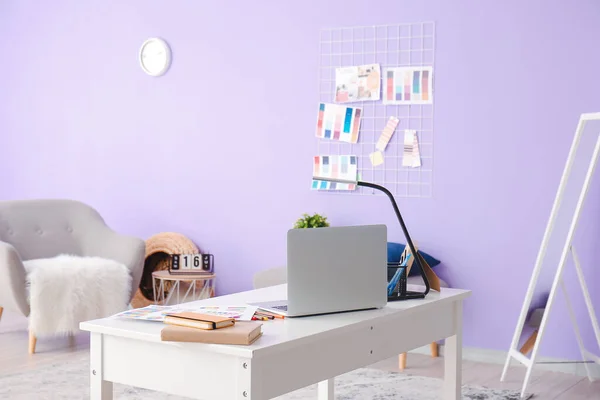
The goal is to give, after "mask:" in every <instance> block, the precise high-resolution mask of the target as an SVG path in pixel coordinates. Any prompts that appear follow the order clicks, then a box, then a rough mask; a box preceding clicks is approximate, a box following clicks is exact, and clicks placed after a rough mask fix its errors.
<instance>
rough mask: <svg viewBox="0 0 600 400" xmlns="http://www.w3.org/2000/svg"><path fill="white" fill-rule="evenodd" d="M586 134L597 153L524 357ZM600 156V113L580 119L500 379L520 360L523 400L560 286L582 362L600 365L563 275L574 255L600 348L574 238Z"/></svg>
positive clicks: (588, 170)
mask: <svg viewBox="0 0 600 400" xmlns="http://www.w3.org/2000/svg"><path fill="white" fill-rule="evenodd" d="M586 127H587V129H586ZM594 130H595V132H594ZM584 132H585V134H586V135H588V134H593V135H596V136H597V138H596V141H595V146H594V147H593V153H592V155H591V157H589V163H588V165H587V168H586V172H585V177H584V179H583V184H582V185H581V187H580V188H579V187H578V189H579V196H578V198H577V203H576V205H575V209H574V211H573V213H572V216H571V218H570V221H571V222H570V224H569V228H568V231H567V234H566V239H565V241H564V243H561V245H563V247H562V252H561V255H560V260H559V261H558V268H557V270H556V274H555V276H554V280H553V282H552V287H551V289H550V294H549V297H548V302H547V303H546V307H545V310H544V315H543V317H542V321H541V324H540V327H539V329H538V335H537V338H536V340H535V344H534V346H533V350H532V353H531V358H528V357H527V356H526V355H524V354H522V353H521V352H520V351H519V349H518V347H517V346H518V345H519V339H520V337H521V333H522V330H523V327H524V325H525V320H526V318H527V313H528V312H529V309H530V307H531V302H532V299H533V295H534V291H535V289H536V286H537V282H538V278H539V276H540V273H541V270H542V266H543V261H544V257H545V256H546V251H547V249H548V243H549V241H550V237H551V235H552V233H553V231H554V228H555V222H556V220H557V218H558V213H559V212H560V211H561V210H560V208H561V205H562V204H563V198H564V195H565V192H566V189H567V185H568V181H569V178H571V172H572V168H573V164H574V162H575V161H576V160H577V157H578V156H579V151H580V147H581V146H580V145H581V139H582V136H583V135H584ZM591 132H593V133H591ZM599 154H600V113H590V114H582V115H581V117H580V119H579V123H578V125H577V130H576V132H575V137H574V138H573V143H572V145H571V149H570V151H569V156H568V158H567V163H566V166H565V169H564V171H563V175H562V177H561V180H560V184H559V187H558V192H557V194H556V198H555V199H554V204H553V205H552V211H551V213H550V218H549V220H548V224H547V226H546V231H545V232H544V237H543V239H542V244H541V246H540V249H539V252H538V255H537V259H536V263H535V267H534V269H533V274H532V276H531V280H530V282H529V287H528V289H527V294H526V296H525V301H524V303H523V306H522V308H521V314H520V315H519V320H518V322H517V327H516V329H515V333H514V336H513V339H512V343H511V345H510V349H509V351H508V355H507V357H506V362H505V364H504V369H503V371H502V377H501V378H500V380H501V381H504V380H505V378H506V374H507V372H508V368H509V366H510V362H511V360H516V361H518V362H520V363H521V364H523V365H525V366H526V367H527V372H526V373H525V379H524V381H523V387H522V390H521V397H522V398H523V397H524V395H525V392H526V389H527V385H528V384H529V380H530V379H531V372H532V370H533V367H534V366H535V363H536V360H537V357H538V352H539V348H540V343H541V341H542V338H543V336H544V331H545V329H546V325H547V324H548V317H549V315H550V312H551V309H552V305H553V304H554V301H555V299H556V294H557V292H558V287H559V285H560V287H561V289H562V291H563V293H564V295H565V300H566V304H567V309H568V312H569V315H570V319H571V322H572V324H573V329H574V330H575V336H576V338H577V342H578V345H579V350H580V352H581V357H582V359H583V360H584V361H593V362H595V363H598V364H600V357H599V356H597V355H595V354H592V353H591V352H589V351H588V350H587V349H586V348H585V347H584V343H583V340H582V338H581V333H580V331H579V326H578V324H577V320H576V318H575V313H574V311H573V307H572V303H571V300H570V298H569V295H568V293H567V289H566V287H565V285H564V283H563V281H562V275H563V272H564V269H565V265H566V261H567V258H568V256H569V255H571V256H572V257H573V263H574V265H575V271H576V272H577V277H578V280H579V284H580V285H581V291H582V294H583V297H584V299H585V304H586V306H587V309H588V313H589V316H590V318H591V320H592V326H593V329H594V333H595V336H596V341H597V342H598V346H599V347H600V327H599V325H598V319H597V317H596V313H595V311H594V306H593V304H592V300H591V297H590V294H589V290H588V288H587V285H586V283H585V277H584V275H583V270H582V268H581V264H580V261H579V258H578V256H577V252H576V251H575V247H574V245H573V236H574V234H575V231H576V229H577V223H578V221H579V217H580V215H581V210H582V208H583V204H584V202H585V197H586V195H587V193H588V189H589V186H590V182H591V179H592V176H593V174H594V170H595V168H596V164H597V161H598V155H599ZM579 157H581V156H579ZM578 161H580V160H578ZM585 368H586V372H587V375H588V379H589V380H590V381H591V380H593V378H592V373H591V371H590V367H589V364H588V363H585Z"/></svg>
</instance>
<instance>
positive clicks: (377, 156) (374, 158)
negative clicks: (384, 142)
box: [369, 150, 383, 167]
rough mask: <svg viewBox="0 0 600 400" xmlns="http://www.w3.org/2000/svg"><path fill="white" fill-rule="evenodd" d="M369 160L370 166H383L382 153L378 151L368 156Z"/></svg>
mask: <svg viewBox="0 0 600 400" xmlns="http://www.w3.org/2000/svg"><path fill="white" fill-rule="evenodd" d="M369 158H370V159H371V164H373V166H374V167H377V166H379V165H381V164H383V153H382V152H381V151H379V150H377V151H374V152H373V153H371V154H369Z"/></svg>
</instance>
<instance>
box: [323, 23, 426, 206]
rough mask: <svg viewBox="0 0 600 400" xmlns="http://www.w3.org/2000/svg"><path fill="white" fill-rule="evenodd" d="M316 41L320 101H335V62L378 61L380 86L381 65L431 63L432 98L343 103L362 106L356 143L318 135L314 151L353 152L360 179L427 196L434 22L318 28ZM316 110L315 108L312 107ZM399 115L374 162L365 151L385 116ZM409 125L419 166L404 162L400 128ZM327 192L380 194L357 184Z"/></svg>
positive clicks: (371, 146)
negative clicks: (418, 101)
mask: <svg viewBox="0 0 600 400" xmlns="http://www.w3.org/2000/svg"><path fill="white" fill-rule="evenodd" d="M319 42H320V43H319V44H320V46H319V101H320V102H323V103H334V98H335V70H336V68H339V67H347V66H355V65H364V64H379V65H380V66H381V74H382V79H383V80H382V83H381V86H382V88H383V87H385V83H384V82H385V77H384V76H383V71H384V69H385V68H386V67H408V66H431V67H433V76H432V82H431V85H432V88H431V90H432V94H433V102H432V104H407V105H404V104H397V105H396V104H395V105H384V104H382V100H381V99H382V98H383V93H382V94H381V98H380V100H378V101H357V102H352V103H344V105H346V106H350V107H354V106H356V107H361V108H362V110H363V111H362V115H361V118H362V122H361V124H360V134H359V139H358V143H355V144H351V143H346V142H340V141H335V140H328V139H318V138H317V141H318V155H336V154H337V155H341V154H350V155H356V156H357V157H358V171H359V174H360V179H361V180H364V181H367V182H372V183H376V184H380V185H383V186H385V187H386V188H387V189H388V190H389V191H390V192H392V193H393V194H394V195H395V196H399V197H431V196H432V194H433V193H432V189H433V188H432V186H433V136H434V135H433V133H434V127H433V111H434V105H435V101H436V96H435V80H436V79H435V76H436V69H435V23H434V22H419V23H406V24H398V25H380V26H360V27H345V28H330V29H323V30H321V34H320V41H319ZM315 112H316V111H315ZM391 116H396V117H398V118H399V119H400V122H399V124H398V126H397V127H396V130H395V133H394V135H393V136H392V139H391V140H390V142H389V144H388V146H387V148H386V150H385V152H384V157H385V162H384V164H383V165H379V166H377V167H373V166H372V164H371V161H370V159H369V154H370V153H372V152H373V151H375V143H377V140H378V139H379V136H380V135H381V132H382V131H383V128H384V127H385V125H386V124H387V121H388V119H389V117H391ZM405 129H414V130H416V131H417V137H418V139H419V150H420V153H421V167H418V168H412V167H403V166H402V152H403V145H404V143H403V142H404V130H405ZM324 192H331V193H358V194H369V195H372V194H379V193H380V192H378V191H374V190H373V189H369V188H364V187H359V188H357V189H356V190H355V191H324Z"/></svg>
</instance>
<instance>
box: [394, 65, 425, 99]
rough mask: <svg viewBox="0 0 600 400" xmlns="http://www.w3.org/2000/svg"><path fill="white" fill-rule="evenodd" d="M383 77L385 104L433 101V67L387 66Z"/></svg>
mask: <svg viewBox="0 0 600 400" xmlns="http://www.w3.org/2000/svg"><path fill="white" fill-rule="evenodd" d="M383 79H384V82H385V83H384V94H383V104H432V103H433V90H432V86H433V85H432V81H433V67H393V68H386V69H385V70H384V71H383Z"/></svg>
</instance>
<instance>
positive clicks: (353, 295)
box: [251, 225, 388, 317]
mask: <svg viewBox="0 0 600 400" xmlns="http://www.w3.org/2000/svg"><path fill="white" fill-rule="evenodd" d="M287 277H288V282H287V300H284V299H282V300H279V301H271V302H260V303H251V305H255V306H257V307H259V308H261V309H264V310H266V311H269V312H272V313H275V314H279V315H284V316H286V317H299V316H307V315H317V314H328V313H334V312H344V311H354V310H364V309H372V308H380V307H383V306H385V305H386V304H387V284H388V281H387V227H386V226H385V225H361V226H343V227H328V228H313V229H291V230H289V231H288V235H287Z"/></svg>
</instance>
